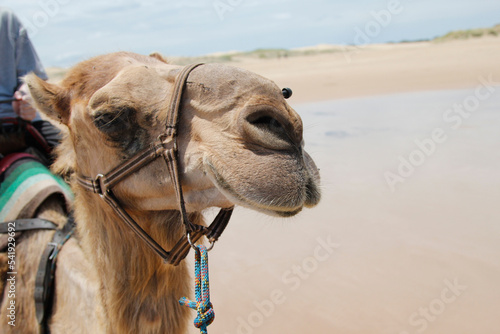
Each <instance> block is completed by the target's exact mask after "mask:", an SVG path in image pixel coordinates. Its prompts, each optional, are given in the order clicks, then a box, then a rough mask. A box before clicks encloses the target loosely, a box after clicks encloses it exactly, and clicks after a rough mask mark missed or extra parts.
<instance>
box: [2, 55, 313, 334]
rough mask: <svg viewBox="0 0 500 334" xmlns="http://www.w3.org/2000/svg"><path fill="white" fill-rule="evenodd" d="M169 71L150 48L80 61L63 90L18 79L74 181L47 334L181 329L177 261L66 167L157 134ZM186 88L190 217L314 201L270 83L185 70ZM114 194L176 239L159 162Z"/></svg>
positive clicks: (293, 124)
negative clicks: (71, 222) (210, 210)
mask: <svg viewBox="0 0 500 334" xmlns="http://www.w3.org/2000/svg"><path fill="white" fill-rule="evenodd" d="M178 71H179V67H177V66H173V65H169V64H167V63H166V61H165V60H164V59H163V57H160V56H159V55H153V56H151V57H144V56H139V55H136V54H131V53H123V52H122V53H115V54H110V55H104V56H100V57H97V58H94V59H91V60H88V61H85V62H82V63H80V64H79V65H77V66H76V67H75V68H73V69H72V70H71V71H70V72H69V73H68V76H67V77H66V79H65V80H63V81H62V83H61V84H60V85H53V84H49V83H47V82H44V81H42V80H40V79H38V78H36V77H35V76H30V77H28V78H27V83H28V86H29V87H30V91H31V94H32V96H33V99H34V101H35V104H36V106H37V108H38V109H40V110H41V111H42V112H43V113H45V114H46V115H47V116H49V117H50V118H52V119H53V120H55V121H57V122H59V126H60V127H61V128H62V129H63V132H64V139H63V142H62V144H61V145H60V146H59V147H58V160H57V161H56V163H55V164H54V170H55V171H56V172H58V173H61V174H64V175H66V176H67V177H68V179H69V180H71V185H72V188H73V191H74V192H75V204H74V210H75V218H76V221H77V222H78V238H77V239H73V240H71V241H70V242H68V244H67V246H65V248H64V249H63V251H62V252H61V254H60V257H59V259H58V270H57V277H56V283H57V287H56V303H55V306H54V313H53V316H52V318H51V331H52V333H120V334H121V333H139V332H140V333H184V332H185V331H186V328H187V327H186V325H187V318H188V316H189V311H188V309H187V308H185V307H181V306H180V305H179V304H178V302H177V301H178V299H179V298H180V297H181V296H186V295H189V291H190V289H189V286H190V285H191V284H192V282H191V280H190V279H189V275H188V273H187V270H186V265H185V263H181V264H180V265H179V266H178V267H173V266H169V265H165V264H163V263H162V262H161V260H160V259H159V258H158V257H157V256H156V255H155V254H154V253H153V252H152V251H151V250H150V249H149V248H148V247H147V246H145V245H144V244H143V243H142V242H141V241H139V240H138V238H137V237H136V236H135V235H134V234H133V233H132V232H131V231H130V230H129V229H128V228H127V227H126V226H125V225H124V223H122V222H121V221H120V220H119V218H118V217H117V216H116V214H115V213H114V211H113V210H112V209H110V208H109V207H108V206H107V205H106V204H105V203H104V201H102V199H101V198H100V197H99V196H98V195H96V194H93V193H90V192H88V191H87V190H85V189H82V188H81V187H80V186H79V185H78V183H76V182H75V179H74V174H75V173H79V174H82V175H86V176H90V177H95V176H96V175H97V174H98V173H106V172H108V171H109V170H110V169H111V168H113V167H115V166H116V165H118V164H119V163H120V162H122V161H125V160H126V159H127V158H128V157H130V156H131V155H132V154H133V153H134V152H136V151H137V150H139V149H141V148H143V147H147V145H149V144H150V142H151V141H152V140H154V139H155V138H157V136H158V135H160V134H162V133H163V132H164V131H165V129H164V124H165V119H166V114H167V107H168V104H169V100H170V96H171V93H172V82H173V78H175V75H176V74H177V73H178ZM184 94H185V95H184V98H183V108H182V111H181V119H180V121H179V126H178V128H179V139H178V142H179V144H178V146H179V158H180V162H179V163H180V171H181V173H182V180H181V181H182V184H183V190H184V194H185V199H186V207H187V210H188V211H189V212H190V219H191V220H192V221H193V222H195V223H197V224H203V218H202V215H201V213H200V212H201V211H202V210H203V209H205V208H207V207H212V206H218V207H229V206H232V205H234V204H235V203H236V204H241V205H245V206H248V207H251V208H253V209H256V210H259V211H262V212H265V213H268V214H274V215H278V216H291V215H294V214H296V213H297V212H299V211H300V210H301V209H302V207H303V206H314V205H315V204H316V203H317V202H318V201H319V198H320V195H319V190H318V189H319V188H318V183H319V175H318V173H317V169H316V167H315V166H314V163H313V162H312V160H311V159H310V157H309V156H308V155H307V154H306V153H305V152H304V151H303V149H302V122H301V120H300V117H299V116H298V115H297V114H296V113H295V111H293V109H291V108H290V106H288V104H286V102H285V100H284V99H283V97H282V96H281V90H280V89H279V88H278V87H276V86H275V85H274V84H273V83H272V82H270V81H269V80H267V79H264V78H262V77H259V76H257V75H255V74H252V73H250V72H246V71H243V70H240V69H236V68H232V67H228V66H223V65H204V66H202V67H199V68H197V69H195V70H194V71H193V72H192V73H191V74H190V76H189V79H188V85H187V87H186V89H185V92H184ZM120 134H123V135H120ZM113 191H114V193H115V195H116V197H117V198H118V199H119V200H120V201H121V202H122V204H123V206H124V207H125V209H126V210H127V211H128V212H129V214H130V215H131V216H132V217H133V218H134V219H136V221H138V222H139V224H140V225H141V226H142V228H143V229H144V230H146V231H147V232H148V233H149V234H150V235H151V236H152V237H153V238H154V239H155V240H156V241H158V243H159V244H161V245H163V246H164V247H165V248H166V249H170V248H171V247H172V246H173V244H174V243H175V242H176V241H177V240H178V238H180V237H181V236H182V234H183V232H184V228H183V226H181V223H180V219H179V213H178V211H177V210H178V208H177V204H176V203H177V201H176V198H175V192H174V190H173V186H172V182H171V180H170V178H169V177H168V173H167V171H166V166H165V163H164V162H163V161H162V160H161V159H158V160H156V161H154V162H152V163H151V164H149V165H148V166H147V167H144V168H143V169H141V170H140V171H138V172H137V173H136V174H134V175H133V176H131V177H129V178H127V179H126V180H124V181H122V182H121V183H120V184H118V185H117V186H116V187H115V188H114V189H113ZM36 238H42V236H36ZM44 242H46V241H45V239H44V240H39V241H36V242H32V243H31V244H29V245H27V247H32V248H31V249H27V250H23V252H27V253H26V256H25V258H23V259H24V260H25V261H27V262H26V263H32V262H33V263H34V262H36V261H37V259H36V258H37V256H34V254H39V249H41V247H42V246H41V245H43V244H44ZM35 248H37V249H38V250H35ZM28 255H29V256H28ZM23 256H24V255H23ZM27 289H28V287H27ZM27 291H29V289H28V290H27ZM28 300H29V298H28V297H26V296H23V307H26V308H29V306H27V305H29V302H28ZM33 320H34V318H33V314H32V313H30V314H26V318H23V322H24V325H23V326H26V327H25V329H26V330H25V332H36V330H35V329H36V323H35V322H34V321H33ZM2 325H3V324H2ZM4 328H5V327H4ZM7 330H10V329H7Z"/></svg>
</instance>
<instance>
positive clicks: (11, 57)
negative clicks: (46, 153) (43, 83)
mask: <svg viewBox="0 0 500 334" xmlns="http://www.w3.org/2000/svg"><path fill="white" fill-rule="evenodd" d="M30 72H34V73H35V74H36V75H38V76H39V77H40V78H42V79H44V80H47V74H46V73H45V70H44V69H43V66H42V63H41V62H40V59H39V58H38V55H37V54H36V51H35V48H34V47H33V44H31V41H30V39H29V37H28V33H27V31H26V29H25V28H24V27H23V25H22V24H21V22H20V21H19V19H18V18H17V16H16V15H15V14H14V13H13V12H12V11H10V10H9V9H7V8H4V7H0V100H3V99H11V98H12V97H13V96H14V92H15V91H16V90H17V88H18V87H19V86H20V85H21V84H22V80H21V78H22V77H23V76H25V75H26V74H28V73H30ZM0 117H16V114H15V113H14V110H13V109H12V103H11V102H8V103H0ZM37 119H40V116H37V118H36V119H35V120H37Z"/></svg>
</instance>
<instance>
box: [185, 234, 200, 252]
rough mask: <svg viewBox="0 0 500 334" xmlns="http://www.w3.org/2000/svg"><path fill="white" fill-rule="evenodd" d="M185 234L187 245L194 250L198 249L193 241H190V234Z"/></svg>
mask: <svg viewBox="0 0 500 334" xmlns="http://www.w3.org/2000/svg"><path fill="white" fill-rule="evenodd" d="M186 234H187V239H188V243H189V245H190V246H191V247H192V248H193V249H194V250H196V251H197V250H198V247H196V245H195V244H193V242H192V241H191V236H190V235H189V232H188V233H186Z"/></svg>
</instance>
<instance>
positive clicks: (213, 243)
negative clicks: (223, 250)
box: [207, 241, 215, 252]
mask: <svg viewBox="0 0 500 334" xmlns="http://www.w3.org/2000/svg"><path fill="white" fill-rule="evenodd" d="M214 245H215V241H210V247H208V248H207V252H210V251H211V250H212V248H214Z"/></svg>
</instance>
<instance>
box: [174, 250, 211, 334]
mask: <svg viewBox="0 0 500 334" xmlns="http://www.w3.org/2000/svg"><path fill="white" fill-rule="evenodd" d="M194 256H195V265H194V275H195V278H194V283H195V291H194V293H195V297H196V302H194V301H191V300H189V299H187V298H186V297H182V298H181V299H180V300H179V303H180V304H181V305H184V306H188V307H190V308H192V309H193V310H196V311H197V312H198V315H197V317H196V318H195V319H194V326H195V327H196V328H199V329H200V333H201V334H207V333H208V332H207V326H208V325H210V324H211V323H212V322H213V321H214V317H215V313H214V310H213V308H212V303H211V302H210V286H209V283H208V251H207V249H206V247H205V246H203V245H198V246H196V249H195V255H194Z"/></svg>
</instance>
